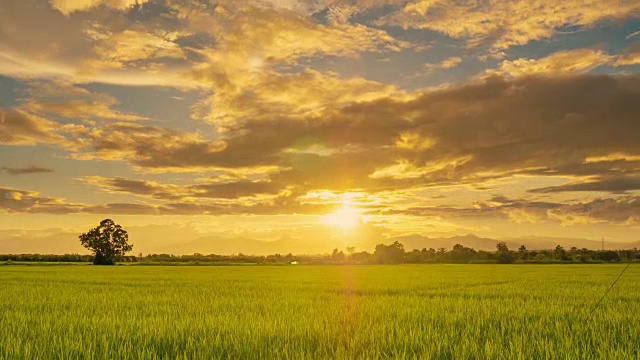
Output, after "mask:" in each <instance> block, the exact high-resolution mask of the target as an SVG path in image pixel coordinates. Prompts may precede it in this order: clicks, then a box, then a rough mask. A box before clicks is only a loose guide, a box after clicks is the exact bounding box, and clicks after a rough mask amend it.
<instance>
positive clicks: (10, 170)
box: [2, 166, 53, 175]
mask: <svg viewBox="0 0 640 360" xmlns="http://www.w3.org/2000/svg"><path fill="white" fill-rule="evenodd" d="M2 170H4V171H6V172H7V174H9V175H24V174H39V173H51V172H53V170H51V169H48V168H43V167H39V166H29V167H25V168H14V167H6V166H3V167H2Z"/></svg>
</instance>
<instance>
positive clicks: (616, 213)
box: [371, 196, 640, 225]
mask: <svg viewBox="0 0 640 360" xmlns="http://www.w3.org/2000/svg"><path fill="white" fill-rule="evenodd" d="M638 210H640V197H633V196H622V197H617V198H604V199H595V200H592V201H584V202H572V203H564V204H563V203H555V202H543V201H533V200H527V199H509V198H506V197H502V196H496V197H494V198H492V199H490V200H489V201H484V202H482V201H480V202H475V203H473V204H472V206H468V207H442V206H441V207H429V206H418V207H408V208H405V209H397V208H396V209H381V210H377V211H373V212H371V213H377V214H380V215H387V216H390V215H411V216H417V217H425V218H449V219H451V218H453V219H458V220H461V219H481V220H482V219H485V220H486V219H491V220H496V219H501V220H509V221H512V222H515V223H559V224H562V225H575V224H597V223H608V224H614V225H628V224H635V223H637V222H638V221H639V220H640V215H638V214H640V212H639V211H638Z"/></svg>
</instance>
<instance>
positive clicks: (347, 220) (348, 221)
mask: <svg viewBox="0 0 640 360" xmlns="http://www.w3.org/2000/svg"><path fill="white" fill-rule="evenodd" d="M362 221H363V217H362V213H361V212H360V210H358V209H356V208H354V207H352V206H350V205H343V206H342V207H340V208H339V209H338V210H336V211H334V212H332V213H331V214H328V215H325V216H323V217H322V218H321V219H320V223H322V224H327V225H333V226H336V227H339V228H341V229H342V230H344V231H347V230H351V229H353V228H354V227H356V226H357V225H358V224H359V223H361V222H362Z"/></svg>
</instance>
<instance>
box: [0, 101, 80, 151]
mask: <svg viewBox="0 0 640 360" xmlns="http://www.w3.org/2000/svg"><path fill="white" fill-rule="evenodd" d="M62 129H63V126H62V125H60V124H58V123H56V122H54V121H50V120H47V119H44V118H41V117H39V116H36V115H33V114H29V113H27V112H24V111H19V110H11V109H4V108H1V107H0V144H5V145H35V144H58V145H61V146H66V145H68V144H69V141H67V139H66V138H65V137H64V136H62V135H60V132H61V131H62Z"/></svg>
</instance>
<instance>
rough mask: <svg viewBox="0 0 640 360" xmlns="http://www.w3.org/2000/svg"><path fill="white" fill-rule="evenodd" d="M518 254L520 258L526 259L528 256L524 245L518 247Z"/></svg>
mask: <svg viewBox="0 0 640 360" xmlns="http://www.w3.org/2000/svg"><path fill="white" fill-rule="evenodd" d="M518 255H519V256H520V259H522V260H527V259H528V258H529V253H528V251H527V247H526V246H524V245H522V246H520V248H519V249H518Z"/></svg>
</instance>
